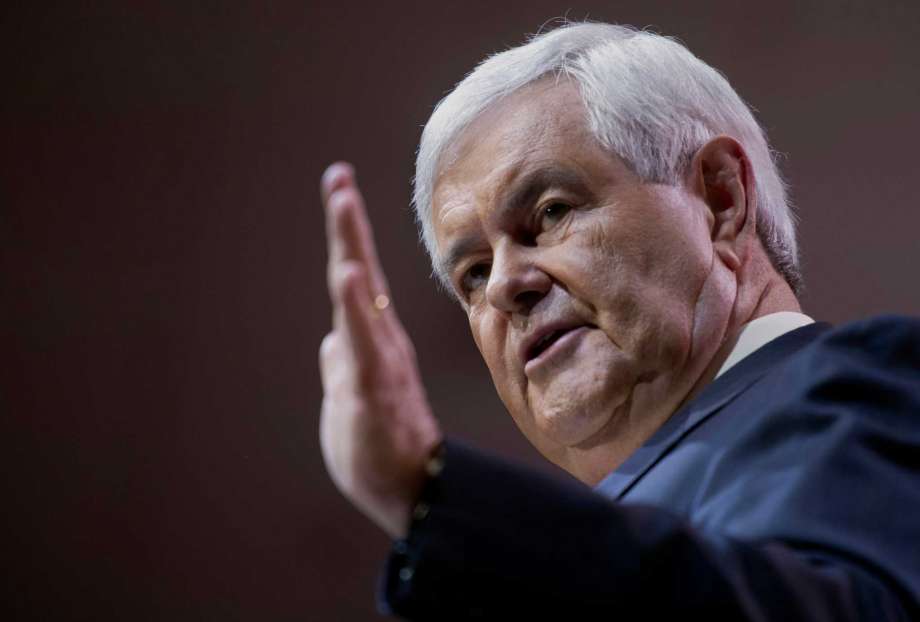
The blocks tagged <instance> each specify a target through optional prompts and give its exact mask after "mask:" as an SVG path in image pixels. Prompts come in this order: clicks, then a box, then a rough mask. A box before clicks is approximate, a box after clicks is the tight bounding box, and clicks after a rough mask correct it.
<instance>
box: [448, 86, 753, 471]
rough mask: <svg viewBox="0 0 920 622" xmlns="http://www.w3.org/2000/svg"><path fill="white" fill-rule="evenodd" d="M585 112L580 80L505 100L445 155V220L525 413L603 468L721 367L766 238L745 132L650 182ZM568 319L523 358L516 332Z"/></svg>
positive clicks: (592, 466)
mask: <svg viewBox="0 0 920 622" xmlns="http://www.w3.org/2000/svg"><path fill="white" fill-rule="evenodd" d="M585 118H586V117H585V109H584V107H583V104H582V102H581V97H580V94H579V92H578V90H577V88H576V87H575V86H574V85H573V84H572V83H570V82H568V81H562V82H559V83H556V82H555V81H552V80H544V81H541V82H538V83H536V84H534V85H531V86H528V87H526V88H524V89H522V90H521V91H519V92H517V93H515V94H513V95H512V96H510V97H508V98H506V99H505V100H503V101H502V102H500V103H499V104H498V105H496V106H493V107H492V108H491V109H489V110H488V111H486V112H485V113H484V114H483V115H481V116H480V117H479V118H478V119H477V120H476V121H475V122H474V123H473V124H472V125H471V126H470V127H468V128H467V129H466V130H465V131H464V132H463V134H462V137H461V139H460V140H459V141H457V142H456V143H455V144H454V146H453V149H452V150H451V151H450V152H449V153H448V154H447V157H446V158H445V163H446V164H445V165H442V170H441V176H440V177H439V178H438V180H437V183H436V186H435V192H434V200H433V224H434V230H435V234H436V238H437V241H438V249H439V257H440V260H441V261H443V262H449V263H450V264H451V265H450V266H445V270H447V271H449V274H448V277H449V278H450V280H451V282H452V284H453V286H454V289H455V291H456V293H457V295H458V297H459V298H460V299H461V301H462V303H463V306H464V308H465V310H466V311H467V314H468V316H469V322H470V328H471V330H472V334H473V338H474V339H475V341H476V344H477V346H478V347H479V350H480V352H481V353H482V356H483V358H484V359H485V362H486V364H487V366H488V368H489V371H490V373H491V375H492V379H493V381H494V383H495V386H496V388H497V389H498V392H499V395H500V396H501V398H502V401H503V402H504V403H505V405H506V406H507V408H508V410H509V411H510V413H511V415H512V417H513V418H514V420H515V422H516V423H517V425H518V426H519V427H520V429H521V430H522V431H523V433H524V434H525V435H526V436H527V438H528V439H529V440H530V441H531V442H532V443H533V444H534V445H535V446H536V447H537V448H538V449H539V450H540V451H541V452H542V453H543V454H544V455H545V456H547V457H548V458H549V459H550V460H552V461H553V462H555V463H557V464H559V465H560V466H562V467H563V468H566V469H567V470H569V471H570V472H572V473H573V474H575V475H576V476H577V477H579V478H581V479H582V480H584V481H586V482H589V483H594V482H596V481H598V480H599V479H600V478H601V477H603V476H604V475H605V474H607V473H608V472H609V471H610V470H612V469H613V468H615V467H616V466H617V465H618V464H619V463H620V462H621V461H622V460H623V459H625V457H626V456H628V454H629V453H631V451H632V450H634V449H635V448H636V447H638V445H639V444H641V443H642V442H643V441H644V440H645V439H647V438H648V437H649V436H650V435H651V434H652V433H653V432H654V430H656V429H657V428H658V427H659V426H660V425H661V424H662V423H663V422H664V421H665V420H666V419H667V417H668V416H670V414H671V413H673V412H674V411H675V410H676V409H677V408H678V407H679V405H680V404H681V403H683V402H684V401H685V400H686V399H687V398H688V396H690V395H691V394H692V392H693V389H694V387H695V386H698V385H699V384H700V383H701V382H704V381H707V380H708V379H709V378H711V373H710V374H707V373H706V372H707V369H708V368H710V367H713V366H714V365H715V362H716V359H717V358H718V361H719V362H721V360H722V359H723V358H724V356H722V357H717V356H716V355H717V353H718V351H719V349H720V347H721V346H722V345H723V344H725V343H726V342H727V341H728V340H729V337H730V336H731V335H732V334H733V332H734V331H736V329H737V327H738V324H739V322H738V321H737V318H733V317H732V316H733V312H734V311H736V308H735V307H736V302H739V301H740V300H739V293H740V291H741V289H740V287H739V283H738V272H739V268H740V265H739V259H738V258H739V255H741V256H743V257H745V258H746V259H747V258H749V257H750V256H751V251H752V249H754V248H758V249H759V243H758V242H757V239H756V236H755V235H754V211H753V206H750V205H748V203H749V201H748V197H749V196H751V195H748V194H746V190H748V189H747V188H745V179H744V173H745V170H746V169H745V167H748V166H749V165H748V164H747V161H746V157H745V156H744V155H743V151H740V147H739V146H738V145H737V143H735V142H734V141H732V140H730V139H723V140H722V141H721V143H720V142H716V143H714V147H713V148H712V149H711V151H710V152H709V153H707V154H705V157H706V159H705V161H700V162H697V163H696V168H695V170H694V171H693V172H691V174H690V175H689V177H688V178H687V180H685V183H681V184H678V185H675V186H670V185H663V184H648V183H642V182H641V181H640V179H639V178H638V177H637V176H636V175H635V174H634V173H633V172H632V171H631V170H630V169H629V168H628V167H627V166H626V165H625V164H624V163H623V162H622V161H621V160H620V159H619V158H618V157H616V156H614V155H612V154H610V153H609V152H608V151H605V150H604V149H602V147H601V146H600V145H599V144H598V143H597V141H595V140H594V138H593V137H592V136H591V134H590V132H589V129H588V127H587V125H586V123H585ZM522 137H526V139H522ZM707 175H708V177H709V179H708V180H707V178H706V177H707ZM535 178H536V179H541V178H542V179H543V180H544V181H543V183H537V184H536V185H534V179H535ZM715 186H719V187H715ZM528 187H531V188H532V190H530V191H527V190H526V188H528ZM515 196H517V197H523V200H522V201H518V200H516V199H512V197H515ZM456 247H462V249H463V251H462V253H458V252H456V251H455V250H454V249H455V248H456ZM760 250H761V253H762V249H760ZM740 302H744V301H740ZM744 311H745V313H744V315H745V316H746V317H745V320H744V321H747V320H748V319H750V316H751V313H752V311H753V309H746V310H744ZM560 321H561V322H563V323H565V324H576V325H584V326H587V329H586V330H582V331H579V333H578V335H577V336H574V337H573V338H571V339H569V340H568V342H567V343H566V344H565V346H564V347H562V348H559V349H557V350H556V351H555V352H553V356H550V357H548V360H543V361H541V362H540V364H539V365H530V366H525V364H526V362H527V361H526V360H525V359H526V357H525V358H522V357H521V355H520V348H521V343H522V342H523V341H525V340H526V339H527V338H528V336H529V335H531V334H533V333H534V331H540V329H541V327H544V326H547V325H550V324H552V323H553V322H560ZM560 350H561V351H560ZM711 371H714V370H711Z"/></svg>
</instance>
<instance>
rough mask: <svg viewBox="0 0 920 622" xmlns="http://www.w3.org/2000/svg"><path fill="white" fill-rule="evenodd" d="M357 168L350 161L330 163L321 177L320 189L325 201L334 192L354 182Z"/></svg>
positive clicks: (324, 201)
mask: <svg viewBox="0 0 920 622" xmlns="http://www.w3.org/2000/svg"><path fill="white" fill-rule="evenodd" d="M354 180H355V168H354V167H353V166H352V165H351V164H350V163H348V162H335V163H333V164H330V165H329V166H328V167H327V168H326V170H325V172H323V176H322V178H321V179H320V183H319V191H320V196H321V197H322V199H323V203H326V202H327V201H328V200H329V197H330V196H331V195H332V193H333V192H335V191H336V190H338V189H339V188H342V187H344V186H345V185H346V184H348V183H354Z"/></svg>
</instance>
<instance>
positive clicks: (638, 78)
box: [413, 23, 802, 292]
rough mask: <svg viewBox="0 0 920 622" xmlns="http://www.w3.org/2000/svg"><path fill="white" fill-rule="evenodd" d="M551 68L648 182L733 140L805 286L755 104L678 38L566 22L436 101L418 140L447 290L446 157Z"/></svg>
mask: <svg viewBox="0 0 920 622" xmlns="http://www.w3.org/2000/svg"><path fill="white" fill-rule="evenodd" d="M550 75H555V76H556V77H557V78H558V77H560V76H562V77H567V78H570V79H572V80H574V81H575V83H577V85H578V87H579V89H580V91H581V96H582V99H583V101H584V104H585V108H586V109H587V116H588V119H587V121H588V123H589V127H590V130H591V133H592V134H593V135H594V136H595V138H596V139H597V140H598V142H599V143H600V144H601V145H602V146H603V147H604V148H605V149H608V150H610V151H611V152H613V153H614V154H616V155H617V156H619V157H620V158H621V159H622V160H623V161H624V162H625V163H626V164H627V166H629V167H630V168H631V169H632V170H633V171H634V172H635V173H636V174H637V175H638V176H639V177H640V178H641V179H642V180H643V181H644V182H651V183H664V184H671V185H674V184H677V183H678V182H679V181H680V179H681V177H682V175H683V174H684V173H685V172H686V170H687V167H688V166H689V164H690V162H691V160H692V158H693V155H694V154H695V153H696V151H697V150H698V149H699V148H700V147H701V146H703V145H704V144H705V143H706V142H707V141H708V140H710V139H711V138H714V137H715V136H718V135H720V134H726V135H729V136H732V137H733V138H735V139H736V140H737V141H738V142H739V143H740V144H741V145H742V146H743V147H744V150H745V152H746V153H747V155H748V158H749V159H750V161H751V164H752V167H753V170H754V185H755V198H756V201H757V206H758V214H759V217H758V223H757V227H758V235H759V237H760V239H761V241H762V243H763V245H764V247H765V249H766V252H767V254H768V256H769V258H770V260H771V262H772V263H773V265H774V267H775V268H776V269H777V271H778V272H779V273H780V274H781V275H782V276H783V277H784V278H785V279H786V281H787V282H788V283H789V285H790V286H791V287H792V289H793V290H794V291H796V292H798V290H799V289H800V287H801V283H802V277H801V272H800V269H799V260H798V250H797V244H796V237H795V217H794V215H793V213H792V210H791V208H790V206H789V203H788V200H787V197H786V186H785V184H784V183H783V180H782V178H781V176H780V173H779V170H778V168H777V165H776V162H775V160H774V154H773V152H772V151H771V150H770V147H769V145H768V144H767V139H766V136H765V134H764V132H763V130H762V129H761V127H760V126H759V125H758V123H757V121H756V120H755V119H754V116H753V114H752V113H751V110H750V109H749V108H748V106H747V105H746V104H745V103H744V101H742V100H741V98H740V97H739V96H738V94H737V93H735V91H734V89H732V87H731V86H730V85H729V83H728V81H727V80H726V79H725V78H724V77H723V76H722V75H721V74H720V73H719V72H718V71H716V70H715V69H713V68H712V67H710V66H709V65H707V64H706V63H704V62H703V61H701V60H700V59H698V58H697V57H696V56H694V55H693V54H692V53H691V52H690V51H689V50H688V49H687V48H685V47H684V46H683V45H681V44H680V43H678V42H677V41H675V40H673V39H671V38H668V37H664V36H661V35H656V34H653V33H650V32H646V31H639V30H636V29H634V28H630V27H626V26H617V25H612V24H600V23H578V24H564V25H562V26H561V27H559V28H557V29H555V30H552V31H549V32H546V33H544V34H539V35H535V36H533V37H532V38H531V39H530V40H529V41H528V42H527V43H526V44H524V45H521V46H519V47H516V48H512V49H509V50H507V51H504V52H501V53H499V54H495V55H493V56H491V57H489V58H487V59H486V60H484V61H483V62H481V63H480V64H479V65H478V66H477V67H476V69H475V70H473V71H472V72H471V73H470V74H469V75H467V76H466V78H464V79H463V81H461V82H460V83H459V84H458V85H457V86H456V88H454V90H453V91H452V92H451V93H450V94H449V95H447V97H445V98H444V99H442V100H441V102H440V103H439V104H438V105H437V106H436V107H435V110H434V112H433V113H432V115H431V118H430V119H429V120H428V123H427V124H426V125H425V129H424V131H423V132H422V139H421V142H420V144H419V149H418V159H417V161H416V169H415V182H414V186H415V187H414V196H413V205H414V207H415V216H416V220H417V222H418V224H419V228H420V231H421V237H422V240H423V241H424V243H425V247H426V248H427V250H428V253H429V255H430V256H431V260H432V265H433V267H434V272H435V274H436V276H437V277H438V279H439V280H440V281H441V283H442V284H444V285H445V286H447V289H448V291H451V288H450V287H449V286H448V283H449V280H448V279H447V276H446V275H445V274H444V270H443V268H442V266H441V265H440V261H439V256H438V246H437V241H436V239H435V236H434V231H433V224H432V222H431V201H432V193H433V190H434V185H435V183H436V181H437V179H436V176H437V174H438V172H439V167H440V166H441V165H443V162H441V161H440V160H441V159H442V157H443V155H444V153H445V152H446V150H447V148H448V147H449V146H450V145H451V143H452V142H453V141H455V140H456V139H457V138H458V136H459V135H460V133H461V132H462V131H463V130H464V129H465V128H466V127H467V126H468V125H469V124H470V123H471V122H472V121H473V120H474V119H476V117H477V116H478V115H480V114H482V112H483V111H485V110H486V108H488V107H489V106H490V105H492V104H494V103H495V102H496V101H498V100H500V99H502V98H503V97H506V96H508V95H509V94H511V93H513V92H514V91H516V90H518V89H520V88H521V87H523V86H526V85H528V84H530V83H532V82H535V81H537V80H539V79H541V78H543V77H546V76H550Z"/></svg>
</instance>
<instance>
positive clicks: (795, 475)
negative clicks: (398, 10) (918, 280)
mask: <svg viewBox="0 0 920 622" xmlns="http://www.w3.org/2000/svg"><path fill="white" fill-rule="evenodd" d="M415 183H416V187H415V207H416V210H417V214H418V218H419V224H420V227H421V229H422V235H423V239H424V240H425V242H426V246H427V248H428V250H429V252H430V254H431V257H432V261H433V264H434V267H435V272H436V274H437V275H438V277H439V279H440V280H441V281H442V283H443V284H444V285H445V287H446V288H447V289H448V291H450V292H451V293H452V295H453V296H455V297H456V298H457V300H458V302H459V304H460V305H461V306H462V307H463V309H464V310H465V311H466V313H467V315H468V317H469V322H470V328H471V330H472V334H473V338H474V340H475V341H476V344H477V346H478V347H479V350H480V351H481V353H482V355H483V358H484V359H485V361H486V364H487V366H488V368H489V371H490V373H491V375H492V378H493V380H494V382H495V386H496V388H497V390H498V392H499V395H500V396H501V398H502V400H503V402H504V404H505V405H506V406H507V408H508V410H509V412H510V413H511V415H512V417H513V418H514V420H515V422H516V423H517V425H518V426H519V427H520V429H521V431H522V432H523V433H524V434H525V435H526V436H527V438H528V439H529V440H530V441H531V442H532V443H533V444H534V445H535V446H536V447H537V448H538V449H539V450H540V452H541V453H542V454H543V455H545V456H546V457H547V458H548V459H549V460H551V461H552V462H554V463H556V464H558V465H559V466H561V467H562V468H564V469H565V470H567V471H568V472H570V473H571V474H573V475H574V476H575V477H577V478H578V479H579V480H581V481H582V482H584V483H585V484H588V485H590V486H594V487H595V488H596V491H595V492H592V491H590V490H589V489H587V488H584V489H582V488H578V487H574V486H572V485H570V484H563V483H559V482H556V481H553V480H551V479H550V478H546V477H543V476H539V475H536V474H533V473H529V472H527V471H525V470H522V469H520V468H517V467H513V466H509V465H507V464H504V463H502V462H500V461H498V460H496V459H494V458H491V457H489V456H485V455H482V454H480V453H478V452H476V451H474V450H472V449H469V448H466V447H463V446H461V445H458V444H457V443H455V442H453V441H450V440H446V441H445V439H444V438H443V435H442V433H441V431H440V429H439V426H438V424H437V421H436V419H435V418H434V416H433V415H432V413H431V410H430V408H429V406H428V404H427V401H426V399H425V393H424V389H423V388H422V386H421V383H420V381H419V376H418V372H417V370H416V367H415V358H414V354H413V349H412V345H411V343H410V342H409V340H408V338H407V337H406V334H405V332H404V330H403V328H402V327H401V325H400V323H399V321H398V319H397V316H396V313H395V310H394V306H393V304H392V303H391V301H390V299H389V294H388V289H387V283H386V279H385V277H384V275H383V272H382V270H381V268H380V266H379V263H378V261H377V257H376V255H375V252H374V248H373V242H372V236H371V232H370V228H369V225H368V222H367V220H366V217H365V215H364V206H363V202H362V198H361V196H360V194H359V192H358V190H357V186H356V182H355V175H354V171H353V170H352V169H351V168H350V167H349V166H347V165H344V164H337V165H333V166H332V167H330V169H329V170H328V171H327V173H326V175H325V176H324V178H323V182H322V191H323V197H324V202H325V204H326V208H327V222H328V227H329V228H328V237H329V242H330V260H329V275H328V276H329V287H330V292H331V295H332V299H333V305H334V321H333V323H334V328H333V331H332V332H331V333H330V334H329V335H328V336H327V337H326V339H325V340H324V342H323V344H322V347H321V353H320V356H321V366H322V374H323V383H324V390H325V398H324V401H323V412H322V415H321V427H320V432H321V440H322V446H323V451H324V457H325V460H326V464H327V467H328V469H329V472H330V474H331V476H332V478H333V480H334V481H335V483H336V484H337V485H338V487H339V488H340V489H341V491H342V492H343V493H344V494H345V495H346V496H347V497H348V498H349V499H351V500H352V501H353V502H354V504H355V505H356V506H357V507H358V508H359V509H360V510H361V511H362V512H364V513H365V514H366V515H367V516H368V517H370V518H371V519H372V520H374V521H375V522H376V523H377V524H379V525H380V526H381V527H382V528H383V529H384V530H385V531H386V532H387V533H388V534H390V535H391V536H392V537H393V538H394V540H396V543H395V545H394V552H393V554H392V555H391V558H390V560H389V563H388V567H387V571H386V576H385V577H384V586H383V596H384V600H385V604H386V605H387V606H388V607H389V608H390V609H391V610H393V611H394V612H396V613H398V614H400V615H402V616H405V617H409V618H412V619H438V620H440V619H455V618H456V619H466V618H475V617H484V618H491V619H509V618H511V617H515V618H518V617H521V618H524V617H530V618H533V617H537V618H543V617H548V616H562V617H563V619H582V618H584V617H587V616H588V615H610V616H611V617H617V616H619V617H622V616H623V615H624V614H632V613H636V612H638V613H641V614H642V615H643V616H645V617H650V618H652V619H655V618H657V617H661V616H664V615H675V614H678V613H681V614H690V615H700V614H702V615H708V616H709V617H715V618H717V619H721V618H728V619H754V620H766V619H781V620H798V619H809V620H812V619H814V620H819V619H820V620H838V619H908V618H909V617H911V616H917V615H920V546H918V542H920V538H918V536H920V529H918V524H920V522H918V519H920V380H918V373H917V366H918V364H920V325H918V323H917V322H914V321H911V320H899V319H893V318H888V319H880V320H875V321H872V322H865V323H860V324H855V325H852V326H846V327H842V328H838V329H830V327H828V326H826V325H821V324H815V323H813V322H812V320H811V319H810V318H808V317H807V316H804V315H803V314H802V313H801V310H800V308H799V304H798V301H797V299H796V295H795V292H796V291H797V289H798V288H799V285H800V282H801V278H800V274H799V270H798V261H797V251H796V242H795V234H794V227H793V220H792V216H791V214H790V211H789V208H788V205H787V203H786V198H785V193H784V187H783V184H782V182H781V179H780V177H779V174H778V172H777V170H776V167H775V165H774V163H773V161H772V160H771V156H770V150H769V147H768V145H767V143H766V140H765V138H764V136H763V133H762V132H761V131H760V129H759V127H758V126H757V124H756V122H755V121H754V119H753V117H752V116H751V114H750V111H749V110H748V108H747V107H746V106H745V105H744V104H743V102H742V101H741V100H740V99H739V98H738V96H737V95H736V94H735V93H734V91H733V90H732V89H731V87H730V86H729V85H728V83H727V82H726V81H725V80H724V79H723V78H722V77H721V76H720V75H719V74H718V73H717V72H716V71H715V70H713V69H712V68H710V67H708V66H707V65H705V64H704V63H702V62H701V61H700V60H699V59H697V58H695V57H694V56H693V55H692V54H690V53H689V52H688V51H687V50H686V49H685V48H683V47H682V46H680V45H679V44H677V43H675V42H673V41H671V40H668V39H666V38H663V37H659V36H656V35H652V34H648V33H642V32H635V31H632V30H630V29H626V28H622V27H618V26H610V25H603V24H582V25H573V26H568V27H564V28H560V29H557V30H555V31H552V32H550V33H548V34H545V35H542V36H540V37H537V38H535V39H533V40H532V41H531V42H529V43H528V44H527V45H524V46H521V47H519V48H515V49H513V50H509V51H507V52H504V53H502V54H499V55H497V56H495V57H492V58H491V59H489V60H488V61H486V62H484V63H483V64H482V65H480V66H479V67H478V68H477V69H476V71H474V72H473V73H472V74H471V75H470V76H468V77H467V78H466V79H465V80H464V81H463V82H462V83H461V84H460V85H458V87H457V88H456V89H455V90H454V91H453V92H452V93H451V94H450V95H449V96H448V97H447V98H446V99H445V100H444V101H443V102H442V103H441V104H440V105H439V106H438V108H437V109H436V111H435V112H434V114H433V115H432V118H431V120H430V121H429V123H428V125H427V126H426V128H425V132H424V134H423V137H422V142H421V146H420V149H419V157H418V165H417V175H416V182H415Z"/></svg>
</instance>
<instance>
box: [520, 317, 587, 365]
mask: <svg viewBox="0 0 920 622" xmlns="http://www.w3.org/2000/svg"><path fill="white" fill-rule="evenodd" d="M578 328H597V327H596V326H593V325H592V324H583V325H580V326H569V327H568V328H559V329H556V330H554V331H550V332H548V333H546V335H544V336H543V337H541V338H540V340H539V341H537V342H536V343H535V344H533V345H532V346H531V347H530V351H529V352H528V353H527V360H528V361H532V360H533V359H535V358H537V357H538V356H540V355H541V354H543V353H544V352H546V351H547V350H549V349H550V348H551V347H552V346H553V344H554V343H556V342H557V341H559V339H561V338H562V337H563V336H565V335H566V334H567V333H570V332H572V331H573V330H576V329H578Z"/></svg>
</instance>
